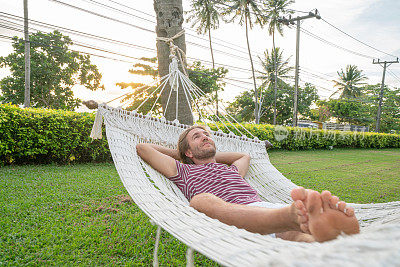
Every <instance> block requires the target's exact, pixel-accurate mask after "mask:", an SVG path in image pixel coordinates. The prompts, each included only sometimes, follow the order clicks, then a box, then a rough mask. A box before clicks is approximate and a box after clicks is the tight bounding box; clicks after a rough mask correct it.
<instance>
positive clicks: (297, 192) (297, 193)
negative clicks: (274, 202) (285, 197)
mask: <svg viewBox="0 0 400 267" xmlns="http://www.w3.org/2000/svg"><path fill="white" fill-rule="evenodd" d="M290 195H291V196H292V199H293V200H294V201H296V200H305V199H306V190H305V189H304V188H303V187H298V188H295V189H293V190H292V192H291V193H290Z"/></svg>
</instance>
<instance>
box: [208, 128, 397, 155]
mask: <svg viewBox="0 0 400 267" xmlns="http://www.w3.org/2000/svg"><path fill="white" fill-rule="evenodd" d="M243 126H244V127H245V128H246V129H247V130H248V131H249V132H251V133H252V134H253V135H254V136H256V137H257V138H258V139H260V140H268V141H270V142H271V143H272V144H273V145H274V148H275V149H285V150H305V149H327V148H328V149H330V148H346V147H349V148H399V147H400V135H398V134H385V133H370V132H344V131H327V130H319V129H309V128H299V127H283V126H273V125H269V124H261V125H256V124H244V125H243ZM218 127H219V128H221V129H222V130H223V131H224V132H228V130H227V129H226V128H225V129H224V125H222V124H218ZM236 127H237V128H239V129H240V127H239V126H238V125H236ZM210 128H211V129H212V130H216V129H217V127H216V126H215V124H212V125H211V124H210ZM229 128H230V130H231V131H232V132H234V133H235V134H238V132H237V130H236V129H234V127H229ZM247 136H248V137H251V136H250V134H247Z"/></svg>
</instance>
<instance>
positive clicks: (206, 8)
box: [187, 0, 220, 116]
mask: <svg viewBox="0 0 400 267" xmlns="http://www.w3.org/2000/svg"><path fill="white" fill-rule="evenodd" d="M191 7H192V9H191V10H190V11H188V12H187V13H188V14H190V16H189V17H188V18H187V22H189V21H193V24H192V27H194V26H195V25H198V26H197V28H196V31H197V33H199V34H206V33H208V39H209V41H210V51H211V60H212V67H213V69H215V63H214V53H213V48H212V42H211V29H213V30H216V29H218V27H219V14H220V13H219V12H218V8H216V5H215V1H213V0H193V1H192V4H191ZM215 100H216V110H217V116H218V115H219V114H218V91H215Z"/></svg>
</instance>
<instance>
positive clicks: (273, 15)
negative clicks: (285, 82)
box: [265, 0, 294, 125]
mask: <svg viewBox="0 0 400 267" xmlns="http://www.w3.org/2000/svg"><path fill="white" fill-rule="evenodd" d="M293 3H294V1H293V0H269V1H267V2H266V3H265V9H266V10H267V14H268V16H267V17H265V20H266V21H265V23H266V24H268V33H269V35H272V51H275V47H276V46H275V31H278V33H279V34H280V35H281V36H283V27H282V22H281V21H280V20H279V19H280V18H281V17H282V16H284V15H286V14H290V13H292V11H289V10H287V7H288V6H289V5H291V4H293ZM275 55H277V53H276V54H275ZM274 63H278V61H277V60H275V61H274ZM274 69H275V75H274V77H275V78H277V77H278V75H277V71H278V66H277V65H275V66H274ZM276 95H277V80H276V79H275V80H274V125H275V124H276Z"/></svg>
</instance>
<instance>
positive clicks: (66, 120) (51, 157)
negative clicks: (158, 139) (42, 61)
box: [0, 104, 400, 165]
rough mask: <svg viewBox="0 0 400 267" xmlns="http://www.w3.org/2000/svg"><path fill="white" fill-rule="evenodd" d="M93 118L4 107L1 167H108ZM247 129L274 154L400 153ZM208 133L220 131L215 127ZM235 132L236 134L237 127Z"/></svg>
mask: <svg viewBox="0 0 400 267" xmlns="http://www.w3.org/2000/svg"><path fill="white" fill-rule="evenodd" d="M94 117H95V115H94V114H93V113H76V112H71V111H62V110H47V109H34V108H28V109H22V108H19V107H17V106H13V105H9V104H5V105H2V104H0V165H4V164H24V163H61V164H66V163H71V162H79V163H81V162H102V161H110V160H111V154H110V151H109V149H108V144H107V140H106V138H103V139H101V140H94V141H92V139H91V138H90V137H89V135H90V131H91V129H92V125H93V121H94ZM244 126H245V127H246V129H247V130H248V131H249V132H251V133H252V134H253V135H255V136H257V137H258V138H259V139H260V140H269V141H270V142H271V143H272V144H273V145H274V148H275V149H287V150H301V149H324V148H325V149H326V148H331V147H336V148H339V147H352V148H399V147H400V135H395V134H378V133H360V132H359V133H357V132H342V131H324V130H314V129H304V128H293V127H282V126H276V127H274V126H272V125H268V124H263V125H255V124H245V125H244ZM210 127H211V129H213V130H216V126H215V125H210ZM220 128H223V126H222V125H221V127H220ZM231 130H232V131H233V132H235V133H236V134H238V133H237V132H236V130H235V129H233V127H232V129H231ZM104 135H105V134H104V127H103V136H104Z"/></svg>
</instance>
